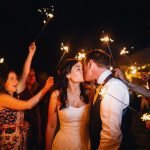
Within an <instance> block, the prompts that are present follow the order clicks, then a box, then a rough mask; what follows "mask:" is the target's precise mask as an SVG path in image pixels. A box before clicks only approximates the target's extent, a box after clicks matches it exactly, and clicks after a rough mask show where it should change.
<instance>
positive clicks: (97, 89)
mask: <svg viewBox="0 0 150 150" xmlns="http://www.w3.org/2000/svg"><path fill="white" fill-rule="evenodd" d="M102 86H103V85H102V84H100V85H98V87H97V88H96V94H95V96H94V100H93V104H94V103H95V101H96V100H97V98H98V95H99V92H100V90H101V88H102Z"/></svg>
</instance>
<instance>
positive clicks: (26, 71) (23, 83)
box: [17, 42, 36, 93]
mask: <svg viewBox="0 0 150 150" xmlns="http://www.w3.org/2000/svg"><path fill="white" fill-rule="evenodd" d="M35 50H36V45H35V43H34V42H33V43H31V45H30V46H29V52H28V56H27V58H26V60H25V63H24V66H23V71H22V74H21V77H20V79H19V84H18V87H17V88H18V89H17V92H18V93H20V92H22V91H23V90H24V89H25V87H26V80H27V77H28V74H29V71H30V67H31V62H32V58H33V56H34V53H35Z"/></svg>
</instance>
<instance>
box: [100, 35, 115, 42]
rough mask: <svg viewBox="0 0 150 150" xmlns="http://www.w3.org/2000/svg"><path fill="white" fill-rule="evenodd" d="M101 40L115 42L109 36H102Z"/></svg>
mask: <svg viewBox="0 0 150 150" xmlns="http://www.w3.org/2000/svg"><path fill="white" fill-rule="evenodd" d="M100 41H102V42H109V41H110V42H113V41H114V40H112V39H111V38H109V37H108V36H104V37H102V38H100Z"/></svg>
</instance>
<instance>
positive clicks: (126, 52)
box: [120, 47, 129, 55]
mask: <svg viewBox="0 0 150 150" xmlns="http://www.w3.org/2000/svg"><path fill="white" fill-rule="evenodd" d="M128 53H129V51H127V49H126V47H123V49H122V50H121V51H120V55H126V54H128Z"/></svg>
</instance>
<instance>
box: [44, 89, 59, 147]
mask: <svg viewBox="0 0 150 150" xmlns="http://www.w3.org/2000/svg"><path fill="white" fill-rule="evenodd" d="M57 95H58V94H57V92H56V91H54V92H53V93H52V95H51V97H50V102H49V109H48V123H47V129H46V150H50V149H51V147H52V143H53V139H54V133H55V130H56V126H57Z"/></svg>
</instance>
